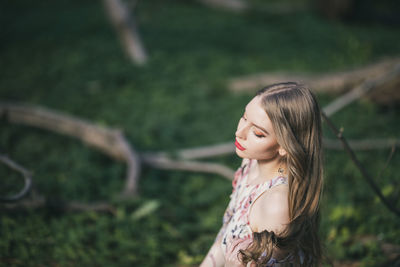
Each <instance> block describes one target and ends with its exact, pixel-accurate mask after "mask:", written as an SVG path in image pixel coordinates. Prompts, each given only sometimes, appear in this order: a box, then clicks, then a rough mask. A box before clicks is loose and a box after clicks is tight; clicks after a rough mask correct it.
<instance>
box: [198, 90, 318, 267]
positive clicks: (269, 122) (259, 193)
mask: <svg viewBox="0 0 400 267" xmlns="http://www.w3.org/2000/svg"><path fill="white" fill-rule="evenodd" d="M321 135H322V133H321V116H320V109H319V106H318V103H317V101H316V99H315V97H314V95H313V94H312V93H311V91H310V90H309V89H307V88H306V87H305V86H303V85H300V84H298V83H294V82H287V83H279V84H273V85H271V86H268V87H265V88H263V89H261V90H260V91H259V92H258V93H257V95H256V96H255V97H254V98H253V99H252V100H251V101H250V102H249V103H248V105H247V106H246V109H245V112H244V114H243V116H242V118H241V119H240V121H239V124H238V127H237V131H236V141H235V145H236V153H237V155H238V156H239V157H241V158H243V163H242V166H241V167H240V168H239V169H238V171H237V172H236V174H235V179H234V181H233V183H232V185H233V191H232V194H231V200H230V202H229V205H228V208H227V209H226V211H225V214H224V219H223V225H222V228H221V230H220V232H219V234H218V236H217V238H216V240H215V243H214V244H213V246H212V247H211V249H210V250H209V252H208V254H207V256H206V257H205V259H204V260H203V262H202V263H201V265H200V266H201V267H207V266H213V267H214V266H320V264H321V244H320V241H319V237H318V225H319V201H320V197H321V192H322V147H321Z"/></svg>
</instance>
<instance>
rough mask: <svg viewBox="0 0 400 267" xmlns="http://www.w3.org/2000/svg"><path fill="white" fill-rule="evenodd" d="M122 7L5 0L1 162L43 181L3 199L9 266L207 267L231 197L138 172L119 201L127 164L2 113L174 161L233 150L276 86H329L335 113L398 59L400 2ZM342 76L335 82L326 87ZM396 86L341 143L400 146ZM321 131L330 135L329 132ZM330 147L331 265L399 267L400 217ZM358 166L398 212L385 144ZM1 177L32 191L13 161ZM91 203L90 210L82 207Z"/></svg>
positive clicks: (183, 177)
mask: <svg viewBox="0 0 400 267" xmlns="http://www.w3.org/2000/svg"><path fill="white" fill-rule="evenodd" d="M116 3H117V4H118V1H117V2H116V1H113V0H110V1H107V0H105V1H92V0H90V1H89V0H80V1H78V0H57V1H50V0H40V1H28V0H14V1H1V2H0V25H1V27H0V39H1V42H0V69H1V72H0V102H1V103H2V108H1V120H0V153H1V154H2V155H7V156H8V157H9V158H10V159H12V160H13V161H15V162H17V163H18V164H20V165H21V166H23V167H24V168H25V169H27V170H29V171H30V172H32V181H33V186H32V189H31V190H30V193H28V194H27V195H26V196H25V197H24V198H22V199H21V200H19V201H16V202H12V203H9V202H8V203H4V202H3V203H1V204H0V210H1V211H0V236H1V238H0V265H1V266H197V265H198V264H199V263H200V262H201V261H202V259H203V257H204V256H205V254H206V253H207V251H208V249H209V247H210V246H211V245H212V243H213V241H214V238H215V236H216V234H217V232H218V230H219V228H220V226H221V222H222V215H223V212H224V210H225V208H226V205H227V204H228V201H229V195H230V193H231V190H232V187H231V181H230V180H229V179H226V178H224V177H222V176H221V175H219V174H212V173H211V174H210V173H209V174H205V173H201V172H194V171H180V170H163V169H159V168H155V167H152V166H150V165H146V164H142V168H141V172H140V175H139V176H140V179H139V181H138V184H137V194H136V195H134V196H133V195H131V197H126V196H125V197H123V198H122V197H121V192H122V191H123V190H124V187H125V182H126V180H125V179H126V178H125V177H126V172H127V167H126V164H125V163H124V161H123V160H122V161H121V160H116V159H115V158H113V157H110V156H109V155H107V154H105V153H102V152H101V151H99V150H96V149H94V148H93V147H92V146H90V145H88V144H86V143H84V142H81V141H80V140H79V139H77V138H72V137H70V136H68V135H64V134H59V133H55V132H54V131H49V130H46V129H43V127H36V126H29V125H27V124H24V123H14V122H13V121H12V120H10V119H9V117H7V112H5V109H4V105H3V104H4V103H8V104H11V105H17V104H18V105H19V104H29V105H32V106H33V107H42V108H43V107H44V108H46V109H47V110H49V111H52V112H59V113H62V114H67V115H68V116H73V117H74V118H80V119H83V120H85V121H86V122H90V123H92V124H94V125H96V126H99V127H104V128H109V129H119V130H121V132H122V133H123V134H124V136H125V138H126V140H127V141H128V142H129V143H130V144H131V146H132V147H133V148H134V149H135V151H137V153H138V154H141V153H142V154H143V153H149V152H158V151H165V152H167V154H168V155H170V157H171V158H176V153H177V151H179V150H180V149H184V148H191V147H202V146H209V145H213V144H220V143H226V142H232V143H233V140H234V132H235V129H236V124H237V121H238V119H239V118H240V116H241V114H242V112H243V109H244V106H245V105H246V104H247V102H248V101H249V100H250V99H251V98H252V96H253V95H254V93H255V91H256V90H257V89H260V88H261V87H262V86H263V85H267V84H265V83H266V82H267V81H272V80H282V79H285V80H286V79H288V80H296V79H300V80H305V81H306V82H307V81H309V82H310V84H311V85H313V81H314V82H315V81H320V82H321V84H323V85H324V86H317V85H315V88H313V89H315V91H316V93H317V97H318V99H319V101H320V103H321V106H323V107H324V106H326V105H328V104H329V103H331V102H332V101H334V100H335V99H337V98H338V97H339V96H341V95H343V94H345V93H346V92H348V91H349V90H351V89H352V88H353V87H355V86H358V85H360V84H361V85H362V84H363V82H364V81H365V79H366V78H370V77H371V76H374V75H376V77H386V76H385V73H389V72H390V71H391V69H392V68H393V66H395V64H396V63H397V64H398V62H399V61H398V58H399V55H400V28H399V25H400V19H399V16H398V13H397V11H398V10H399V7H400V6H399V2H398V1H395V0H383V1H372V0H368V1H360V0H329V1H323V0H284V1H272V0H269V1H260V0H246V1H243V2H240V1H233V0H232V1H227V0H226V1H218V0H201V1H194V0H193V1H192V0H186V1H183V0H181V1H178V0H146V1H123V2H119V3H120V4H122V7H123V9H122V10H124V11H126V13H125V15H124V13H123V12H122V13H121V12H119V13H118V9H113V8H115V4H116ZM113 5H114V6H113ZM120 7H121V6H120ZM110 10H114V11H110ZM115 10H117V11H115ZM113 12H114V13H113ZM115 12H116V13H115ZM110 14H114V15H111V16H110ZM115 14H116V15H115ZM121 14H122V16H119V15H121ZM113 16H114V17H113ZM118 16H119V17H118ZM124 16H125V17H124ZM127 16H129V20H127V19H126V18H127ZM110 18H111V19H110ZM118 18H125V19H122V20H118ZM126 22H127V23H126ZM125 23H126V24H125ZM126 25H128V28H129V30H128V32H129V31H130V32H131V33H132V32H133V33H134V35H133V37H134V38H133V39H131V44H133V46H135V49H134V52H132V53H131V54H130V55H131V56H129V53H128V52H126V50H125V49H124V47H125V46H124V41H122V42H121V39H122V40H125V44H126V43H129V40H130V39H129V37H126V36H125V35H124V34H126V31H125V30H124V29H126V28H124V27H125V26H126ZM124 31H125V32H124ZM135 34H136V35H135ZM124 36H125V37H124ZM124 38H125V39H124ZM127 40H128V41H127ZM132 40H133V41H132ZM132 55H133V56H132ZM396 60H397V61H396ZM393 62H394V63H393ZM382 64H383V65H382ZM382 66H383V67H382ZM371 69H372V70H373V71H372V73H373V74H374V75H371ZM368 71H369V72H368ZM357 75H358V76H357ZM338 77H339V78H340V79H341V80H340V81H341V82H342V84H340V85H339V86H337V84H335V83H332V81H331V83H330V82H329V81H330V80H329V78H337V79H339V78H338ZM354 77H356V78H357V79H355V80H354V79H353V78H354ZM374 77H375V76H374ZM398 78H399V76H398V73H397V75H396V74H395V75H394V76H393V75H392V76H390V79H389V78H388V79H389V83H391V84H392V86H391V89H387V90H386V89H385V90H386V91H379V89H377V90H378V91H374V94H369V95H367V96H365V97H362V98H361V99H357V100H356V101H354V102H352V103H351V104H349V105H347V106H345V107H343V108H342V109H340V110H338V111H337V112H336V113H334V114H333V115H332V116H331V119H332V120H333V122H334V123H335V124H336V125H337V126H338V127H342V129H343V130H344V135H345V136H346V138H348V139H351V140H371V139H372V140H376V139H379V140H393V139H396V138H398V137H399V134H400V123H399V122H400V119H399V114H400V108H399V104H398V103H399V102H398V99H399V98H398V95H399V92H398V89H397V88H398V87H396V86H393V84H395V85H396V84H397V85H398V84H399V83H398ZM396 79H397V82H396ZM324 82H325V83H324ZM321 84H319V85H321ZM389 87H390V86H389ZM393 88H395V89H393ZM382 90H383V89H382ZM379 96H389V97H386V98H383V99H382V97H379ZM50 124H51V122H50ZM324 136H325V137H326V138H328V139H330V140H334V135H333V134H332V132H331V131H330V130H329V129H328V128H327V127H326V126H324ZM371 143H372V144H373V143H376V142H374V141H369V142H367V144H371ZM397 144H398V143H397ZM335 147H336V148H340V145H333V147H332V146H331V147H330V148H326V149H325V191H324V196H323V202H322V223H321V231H320V232H321V237H322V240H323V243H324V245H325V250H326V255H327V256H328V258H330V259H331V260H332V262H333V263H334V265H335V266H399V265H396V264H399V257H400V256H399V255H400V220H399V216H398V215H396V214H395V213H393V212H391V211H389V209H387V208H386V207H385V206H384V205H383V204H382V202H381V201H380V200H379V199H378V197H377V196H376V194H375V193H374V192H373V190H372V189H371V188H370V187H369V186H368V184H367V183H366V181H365V180H364V178H363V177H362V176H361V174H360V172H359V171H358V170H357V168H356V167H355V166H354V164H353V162H352V161H351V160H350V158H349V157H348V156H347V154H346V153H345V152H344V151H343V150H340V149H333V148H335ZM391 151H392V153H391ZM393 151H394V152H393ZM356 155H357V157H358V158H359V159H360V161H361V162H362V164H363V165H364V166H365V168H366V170H367V172H368V173H369V174H370V175H371V176H372V177H373V178H374V179H375V182H376V183H377V184H378V186H379V187H380V188H381V190H382V192H383V195H384V196H385V197H387V198H388V199H389V200H390V201H391V203H392V204H393V205H394V206H397V209H398V207H399V201H398V197H397V198H396V192H397V191H398V188H399V187H400V186H399V175H398V173H399V172H400V164H399V163H400V156H399V153H398V152H396V151H395V146H390V145H385V142H383V144H382V145H378V148H376V147H375V148H372V149H371V148H367V149H361V150H357V151H356ZM389 155H391V157H390V161H389V163H388V164H387V162H388V156H389ZM199 161H203V160H199ZM204 161H207V162H214V163H218V164H223V165H224V166H228V167H229V168H230V169H233V170H234V169H236V168H237V167H238V166H239V164H240V163H241V161H240V159H239V158H238V157H237V156H235V155H234V154H233V153H227V154H226V155H220V156H216V157H211V158H207V159H204ZM0 177H1V178H0V194H1V196H3V197H4V196H9V195H11V194H13V193H15V192H17V191H18V190H20V188H21V187H22V186H23V179H22V176H21V174H20V173H19V172H17V171H15V170H13V169H11V168H10V167H9V166H7V165H6V164H4V163H0ZM43 199H44V200H43ZM38 200H42V201H41V202H40V201H39V202H38V203H39V204H37V201H38ZM32 203H33V204H32ZM35 203H36V204H37V205H36V204H35ZM71 203H75V204H71ZM77 203H78V204H77ZM93 203H103V204H104V203H105V204H104V205H105V206H100V207H98V208H97V209H96V208H93V209H92V208H90V207H92V206H90V205H92V204H93ZM74 205H75V206H74ZM79 205H80V206H79ZM82 205H87V206H84V207H89V208H73V207H82ZM396 262H397V263H396Z"/></svg>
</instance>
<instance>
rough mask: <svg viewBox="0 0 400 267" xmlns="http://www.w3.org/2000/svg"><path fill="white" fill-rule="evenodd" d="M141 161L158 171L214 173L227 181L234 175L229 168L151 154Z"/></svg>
mask: <svg viewBox="0 0 400 267" xmlns="http://www.w3.org/2000/svg"><path fill="white" fill-rule="evenodd" d="M142 160H143V162H144V163H146V164H147V165H149V166H152V167H154V168H158V169H167V170H183V171H194V172H205V173H216V174H219V175H221V176H223V177H225V178H227V179H229V180H232V179H233V176H234V174H235V172H234V171H233V170H231V169H230V168H228V167H225V166H223V165H221V164H216V163H207V162H198V161H185V160H173V159H170V158H169V157H165V156H159V155H158V156H157V155H151V154H147V155H144V156H143V158H142Z"/></svg>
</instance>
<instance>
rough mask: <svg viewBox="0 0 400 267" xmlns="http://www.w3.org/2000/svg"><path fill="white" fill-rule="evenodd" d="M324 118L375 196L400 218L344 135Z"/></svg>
mask: <svg viewBox="0 0 400 267" xmlns="http://www.w3.org/2000/svg"><path fill="white" fill-rule="evenodd" d="M322 118H323V119H324V121H325V122H326V123H327V125H328V126H329V128H330V129H331V130H332V131H333V132H334V133H335V135H336V137H337V138H338V139H339V140H340V141H341V143H342V145H343V148H344V150H345V151H346V152H347V154H348V155H349V156H350V159H351V160H352V161H353V163H354V165H355V166H356V167H357V169H358V170H359V171H360V172H361V175H362V177H363V178H364V179H365V180H366V181H367V183H368V184H369V186H370V187H371V188H372V190H373V191H374V192H375V194H376V195H377V196H378V197H379V199H380V200H381V201H382V203H383V204H384V205H385V206H386V207H387V208H388V209H389V210H390V211H391V212H393V213H394V214H396V215H397V216H399V217H400V210H399V209H397V208H396V207H395V206H393V205H392V203H391V202H389V201H388V200H387V199H386V198H385V197H384V196H383V194H382V192H381V190H380V189H379V187H378V186H377V185H376V184H375V182H374V180H373V178H372V177H371V176H370V175H369V174H368V172H367V171H366V170H365V169H364V167H363V166H362V164H361V162H360V161H359V160H358V158H357V156H356V155H355V153H354V151H353V150H352V149H351V148H350V146H349V144H348V143H347V141H346V139H345V138H344V136H343V133H342V132H341V131H339V130H338V129H337V128H336V126H335V125H334V124H333V122H332V121H331V120H330V119H329V118H328V116H327V115H326V114H325V113H324V112H322Z"/></svg>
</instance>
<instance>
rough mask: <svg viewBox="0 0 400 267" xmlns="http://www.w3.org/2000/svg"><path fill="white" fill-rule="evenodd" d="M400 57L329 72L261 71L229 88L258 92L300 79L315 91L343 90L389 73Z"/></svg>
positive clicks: (233, 82)
mask: <svg viewBox="0 0 400 267" xmlns="http://www.w3.org/2000/svg"><path fill="white" fill-rule="evenodd" d="M399 62H400V59H399V58H395V59H386V60H383V61H380V62H378V63H375V64H371V65H368V66H366V67H362V68H359V69H355V70H350V71H346V72H337V73H328V74H322V75H321V74H305V73H285V72H275V73H260V74H253V75H249V76H244V77H239V78H233V79H230V80H229V81H228V88H229V89H230V90H231V91H234V92H245V91H247V92H256V91H257V90H258V89H260V88H261V87H264V86H265V85H268V84H273V83H277V82H282V81H299V82H302V83H305V84H307V85H309V86H310V88H312V89H313V90H314V91H315V92H342V91H344V90H346V89H349V88H354V87H355V86H357V85H358V84H360V83H362V82H364V81H365V80H366V79H373V78H377V77H379V76H381V75H382V74H385V73H387V72H388V71H390V70H391V69H393V67H394V66H395V65H397V64H399Z"/></svg>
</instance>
